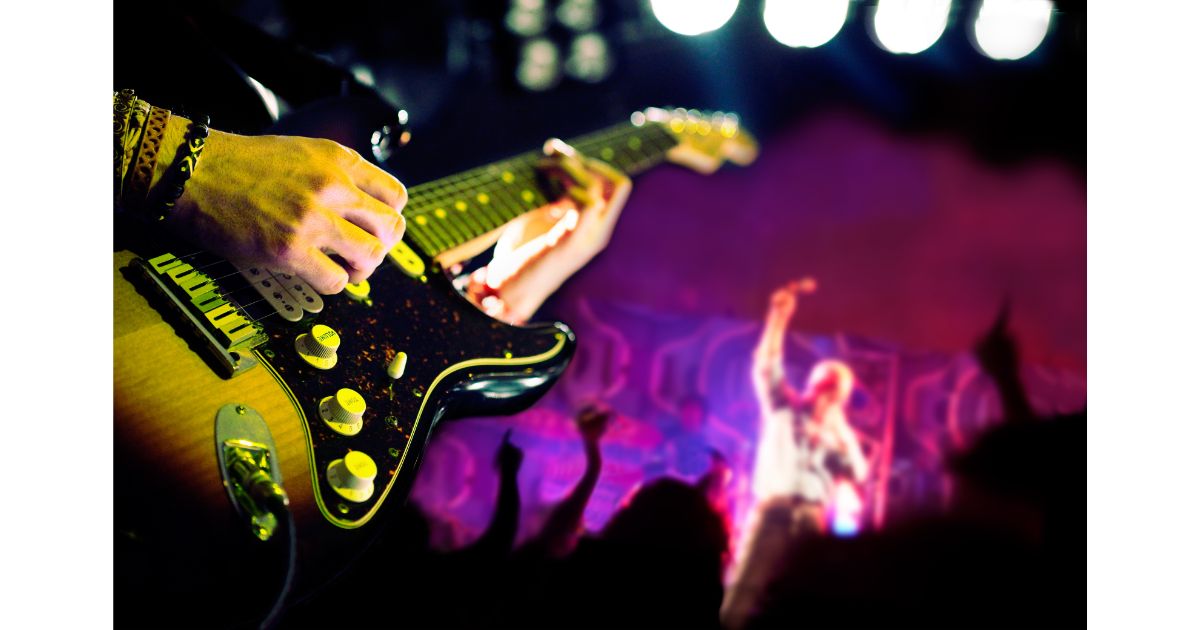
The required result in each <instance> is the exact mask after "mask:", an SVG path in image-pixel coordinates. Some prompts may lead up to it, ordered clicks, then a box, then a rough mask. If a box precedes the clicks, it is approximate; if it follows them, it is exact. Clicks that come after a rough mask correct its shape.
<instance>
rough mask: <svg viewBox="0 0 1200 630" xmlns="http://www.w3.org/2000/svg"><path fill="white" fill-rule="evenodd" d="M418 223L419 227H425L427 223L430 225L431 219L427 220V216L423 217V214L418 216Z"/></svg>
mask: <svg viewBox="0 0 1200 630" xmlns="http://www.w3.org/2000/svg"><path fill="white" fill-rule="evenodd" d="M416 221H417V225H425V224H426V223H429V219H426V218H425V215H423V214H418V215H417V217H416Z"/></svg>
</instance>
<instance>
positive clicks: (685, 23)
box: [650, 0, 738, 35]
mask: <svg viewBox="0 0 1200 630" xmlns="http://www.w3.org/2000/svg"><path fill="white" fill-rule="evenodd" d="M737 6H738V0H650V8H651V9H652V10H653V11H654V17H656V18H658V21H659V22H662V25H663V26H665V27H667V28H669V29H671V30H672V31H675V32H676V33H679V34H680V35H700V34H703V33H708V32H710V31H715V30H717V29H719V28H721V27H722V26H724V25H725V23H726V22H728V21H729V18H731V17H733V12H734V11H736V10H737Z"/></svg>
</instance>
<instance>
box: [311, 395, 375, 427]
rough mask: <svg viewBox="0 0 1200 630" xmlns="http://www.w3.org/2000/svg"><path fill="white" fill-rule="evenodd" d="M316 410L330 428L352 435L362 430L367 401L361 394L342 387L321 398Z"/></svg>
mask: <svg viewBox="0 0 1200 630" xmlns="http://www.w3.org/2000/svg"><path fill="white" fill-rule="evenodd" d="M318 412H319V413H320V415H321V419H322V420H324V421H325V424H326V425H328V426H329V428H330V429H333V430H334V431H337V432H338V433H341V434H342V435H354V434H356V433H358V432H359V431H362V427H363V414H364V413H366V412H367V401H366V400H363V397H362V394H360V393H358V392H356V391H354V390H353V389H350V388H349V387H343V388H341V389H339V390H337V394H334V395H333V396H326V397H325V398H322V399H321V404H320V406H319V407H318Z"/></svg>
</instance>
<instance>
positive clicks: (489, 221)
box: [404, 123, 675, 256]
mask: <svg viewBox="0 0 1200 630" xmlns="http://www.w3.org/2000/svg"><path fill="white" fill-rule="evenodd" d="M571 144H572V146H574V147H575V148H576V149H577V150H579V151H580V152H581V153H582V154H584V155H587V156H588V157H591V158H593V159H601V160H604V161H606V162H608V163H610V164H612V165H613V166H614V167H616V168H618V169H620V170H622V171H624V172H626V173H628V174H630V175H636V174H638V173H640V172H641V171H643V170H645V169H646V168H648V167H649V166H651V165H653V164H656V163H658V162H661V161H662V160H663V159H664V158H665V152H666V151H667V150H669V149H670V148H671V147H673V146H675V139H674V137H673V136H672V135H671V134H670V132H669V131H667V130H666V129H665V128H663V126H662V125H660V124H657V123H654V124H646V125H642V126H640V127H638V126H634V125H631V124H628V123H625V124H622V125H617V126H615V127H611V128H609V129H604V130H601V131H598V132H595V133H592V134H588V135H586V136H583V137H581V138H577V139H575V140H573V141H572V142H571ZM541 157H542V156H541V154H540V152H528V153H525V154H522V155H518V156H516V157H513V158H510V159H508V160H503V161H500V162H495V163H492V164H487V165H484V166H480V167H476V168H473V169H470V170H468V171H464V172H463V173H459V174H457V175H452V176H450V177H445V178H442V179H438V180H434V181H432V182H427V183H424V184H419V185H417V186H413V187H412V188H410V189H409V196H410V198H411V199H412V202H410V203H409V207H408V208H407V209H406V210H405V212H404V214H405V217H406V218H407V219H408V220H409V229H410V230H412V231H413V232H414V239H413V240H414V241H415V242H416V244H417V245H418V246H419V247H420V248H421V249H423V250H425V253H426V254H427V255H429V256H436V255H438V254H440V253H442V252H444V251H447V250H449V249H452V248H454V247H457V246H458V245H461V244H463V243H466V242H468V241H470V240H472V239H474V238H476V237H478V236H481V235H483V234H486V233H488V232H491V231H492V230H494V229H496V228H498V227H500V226H502V225H504V224H506V223H508V222H510V221H512V220H513V219H515V218H516V217H519V216H521V215H522V214H525V213H526V212H529V211H530V210H533V209H535V208H538V207H540V206H542V205H545V204H547V203H549V200H548V199H547V198H546V196H545V194H544V193H543V191H542V189H541V186H540V185H539V177H538V169H537V163H538V160H539V159H541Z"/></svg>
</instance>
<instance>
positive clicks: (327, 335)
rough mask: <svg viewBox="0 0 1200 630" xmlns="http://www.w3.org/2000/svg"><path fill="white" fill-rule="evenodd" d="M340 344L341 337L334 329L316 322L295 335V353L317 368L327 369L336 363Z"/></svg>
mask: <svg viewBox="0 0 1200 630" xmlns="http://www.w3.org/2000/svg"><path fill="white" fill-rule="evenodd" d="M340 345H342V338H341V337H340V336H338V334H337V331H336V330H334V329H332V328H330V327H328V326H326V325H325V324H317V325H316V326H313V327H312V330H310V331H308V332H306V333H304V334H302V335H300V336H299V337H296V354H299V355H300V358H301V359H304V362H305V363H307V364H309V365H311V366H313V367H315V368H317V369H318V370H328V369H330V368H332V367H333V366H335V365H337V350H338V346H340Z"/></svg>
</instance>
